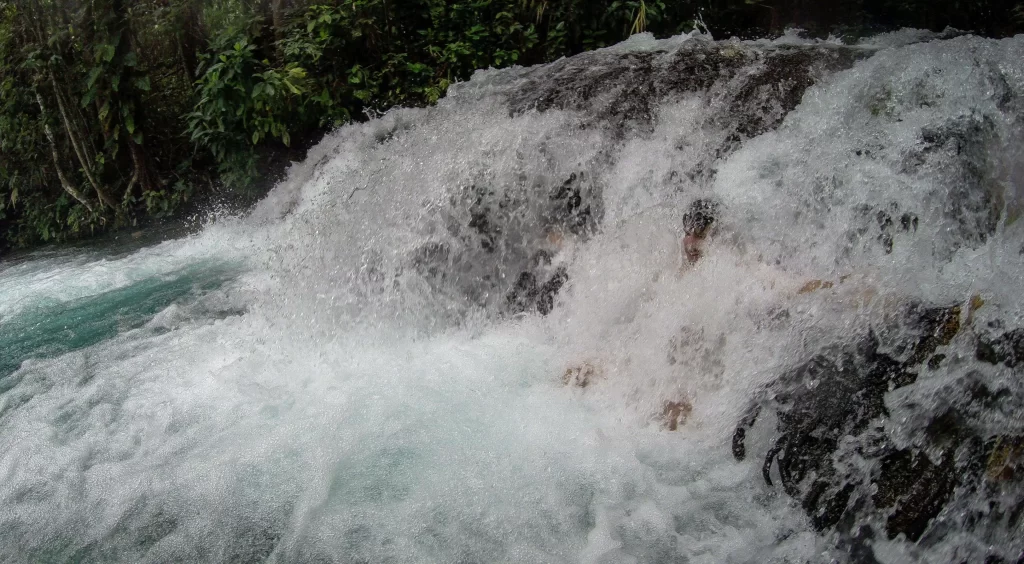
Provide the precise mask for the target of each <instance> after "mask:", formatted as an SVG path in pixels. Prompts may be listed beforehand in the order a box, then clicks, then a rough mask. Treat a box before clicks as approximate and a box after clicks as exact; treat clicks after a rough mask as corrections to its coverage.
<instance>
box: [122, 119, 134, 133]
mask: <svg viewBox="0 0 1024 564" xmlns="http://www.w3.org/2000/svg"><path fill="white" fill-rule="evenodd" d="M124 128H125V129H127V130H128V134H129V135H131V134H133V133H135V118H134V117H132V115H131V114H128V115H126V116H124Z"/></svg>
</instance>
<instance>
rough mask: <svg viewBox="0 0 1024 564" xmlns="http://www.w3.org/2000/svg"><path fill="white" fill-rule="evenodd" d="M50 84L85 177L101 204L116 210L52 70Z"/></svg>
mask: <svg viewBox="0 0 1024 564" xmlns="http://www.w3.org/2000/svg"><path fill="white" fill-rule="evenodd" d="M50 82H51V84H52V85H53V90H54V95H55V97H56V98H57V108H58V110H59V111H60V116H61V119H62V121H63V122H64V129H65V131H67V134H68V139H70V140H71V148H72V149H74V151H75V154H76V155H77V156H78V161H79V162H80V163H82V171H83V172H84V173H85V177H86V178H87V179H88V180H89V184H92V187H93V189H94V190H96V195H97V196H99V199H100V202H101V203H102V204H104V205H106V206H107V207H110V208H112V209H113V208H116V207H117V202H115V201H114V200H112V199H111V198H110V196H109V195H108V194H107V191H106V190H105V189H104V188H103V186H102V185H101V184H100V183H99V182H97V181H96V177H95V176H94V175H93V173H92V164H93V163H92V162H90V161H89V158H88V156H87V155H86V152H85V148H84V146H83V143H82V140H81V139H79V137H78V133H77V131H76V130H75V127H74V126H73V125H72V123H71V120H70V119H69V118H68V113H67V109H66V108H65V107H64V103H63V102H62V101H61V100H62V97H61V94H60V86H59V85H58V84H57V76H56V75H55V74H54V72H53V70H52V69H51V70H50Z"/></svg>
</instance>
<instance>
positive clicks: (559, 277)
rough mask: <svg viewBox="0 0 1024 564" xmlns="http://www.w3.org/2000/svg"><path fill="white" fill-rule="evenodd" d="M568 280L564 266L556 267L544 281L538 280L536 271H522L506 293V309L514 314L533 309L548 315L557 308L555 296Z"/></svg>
mask: <svg viewBox="0 0 1024 564" xmlns="http://www.w3.org/2000/svg"><path fill="white" fill-rule="evenodd" d="M568 281H569V274H568V273H567V272H566V270H565V267H564V266H560V267H557V268H555V270H554V272H553V273H552V274H551V275H550V276H549V277H548V278H547V279H546V280H544V282H542V283H540V282H539V281H538V279H537V275H536V274H534V272H530V271H526V272H522V273H520V274H519V278H517V279H516V283H515V284H514V285H513V286H512V289H511V290H509V292H508V294H506V295H505V306H506V307H505V309H506V311H507V312H508V313H509V314H512V315H515V314H518V313H526V312H533V311H536V312H537V313H539V314H541V315H547V314H549V313H551V311H552V310H553V309H554V308H555V296H556V295H557V294H558V291H559V290H561V289H562V286H564V285H565V283H566V282H568Z"/></svg>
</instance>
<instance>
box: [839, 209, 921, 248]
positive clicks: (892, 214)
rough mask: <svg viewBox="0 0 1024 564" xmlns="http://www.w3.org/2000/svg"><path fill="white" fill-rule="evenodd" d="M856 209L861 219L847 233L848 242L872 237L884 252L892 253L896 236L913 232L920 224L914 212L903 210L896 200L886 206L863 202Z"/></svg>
mask: <svg viewBox="0 0 1024 564" xmlns="http://www.w3.org/2000/svg"><path fill="white" fill-rule="evenodd" d="M856 211H857V213H858V214H859V215H860V217H861V218H862V221H861V222H860V223H859V225H858V226H857V227H855V228H853V229H851V231H850V233H849V234H848V237H849V240H850V243H851V244H856V243H857V242H858V241H860V240H864V239H874V241H876V242H877V243H878V245H879V247H880V248H881V249H882V250H883V251H884V252H885V254H890V253H892V250H893V245H894V243H895V240H896V239H895V237H896V236H898V235H899V234H901V233H914V232H916V231H917V228H918V225H919V224H920V219H919V218H918V216H917V214H916V213H914V212H909V211H908V212H904V211H903V210H902V209H901V208H900V205H899V204H897V203H896V202H891V203H889V205H887V206H871V205H866V204H865V205H861V206H858V207H857V208H856Z"/></svg>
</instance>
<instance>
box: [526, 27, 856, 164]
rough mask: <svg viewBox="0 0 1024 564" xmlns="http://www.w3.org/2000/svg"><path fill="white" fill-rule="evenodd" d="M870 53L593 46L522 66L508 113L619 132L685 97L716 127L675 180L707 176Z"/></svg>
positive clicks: (696, 45)
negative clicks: (819, 84) (556, 117)
mask: <svg viewBox="0 0 1024 564" xmlns="http://www.w3.org/2000/svg"><path fill="white" fill-rule="evenodd" d="M871 54H872V51H869V50H865V49H859V48H853V47H843V46H834V45H821V46H773V47H763V48H758V49H754V48H751V47H749V46H745V45H741V44H736V45H725V46H723V45H721V44H714V43H710V42H706V41H702V40H692V41H689V42H687V43H684V44H683V45H681V46H679V47H678V48H674V49H673V50H671V51H669V50H667V49H666V50H663V51H662V50H659V51H652V52H634V53H622V52H609V51H595V52H591V53H584V54H581V55H577V56H575V57H572V58H570V59H563V60H560V61H557V62H555V63H552V64H550V65H547V66H545V67H543V68H538V69H536V70H531V71H527V72H526V73H525V74H524V75H523V77H522V78H521V79H520V81H519V83H518V84H517V86H516V87H515V88H514V89H513V90H512V92H510V93H509V95H508V100H509V110H510V113H511V114H512V115H518V114H521V113H523V112H526V111H531V110H532V111H539V112H544V111H547V110H551V109H558V110H572V111H578V112H581V114H582V115H583V116H584V117H582V119H583V120H584V121H583V122H582V124H581V125H582V127H605V128H609V129H611V130H612V131H613V132H616V133H617V134H618V135H620V136H625V135H627V133H628V134H641V135H642V134H645V133H649V132H651V131H652V130H653V128H654V125H655V121H656V119H657V115H658V108H660V107H661V106H662V105H664V104H665V103H667V102H668V103H670V102H674V101H678V100H682V99H683V98H684V97H685V96H688V95H699V96H704V97H706V98H707V100H708V103H709V105H710V108H709V111H708V112H706V113H705V115H704V118H703V120H704V121H703V123H702V124H700V127H701V128H702V129H703V130H704V132H705V134H711V132H714V133H713V139H711V141H710V143H712V146H711V147H708V149H709V150H708V151H707V155H706V157H705V158H702V159H699V160H698V161H697V162H696V163H694V164H693V165H692V166H690V167H689V169H688V170H681V171H674V172H673V178H676V179H680V180H681V179H683V178H685V179H687V180H689V181H690V182H693V183H697V184H705V183H707V182H710V181H711V180H713V179H714V176H715V174H716V172H717V168H716V164H715V163H716V161H718V160H719V159H722V158H724V157H727V156H728V155H729V154H731V153H732V152H733V151H735V150H736V149H738V148H739V146H740V145H741V144H742V143H743V141H744V140H746V139H749V138H752V137H756V136H758V135H761V134H763V133H765V132H767V131H771V130H773V129H775V128H776V127H778V126H779V124H781V123H782V121H783V120H784V119H785V117H786V115H788V114H789V112H791V111H792V110H793V109H794V108H796V106H797V105H798V104H799V103H800V100H801V99H802V98H803V95H804V92H805V91H806V90H807V88H809V87H810V86H811V85H813V84H814V83H815V81H816V80H817V79H818V78H819V77H821V76H827V75H828V74H829V73H833V72H836V71H840V70H843V69H846V68H849V67H851V66H853V64H854V63H856V62H857V61H858V60H861V59H865V58H867V57H869V56H871Z"/></svg>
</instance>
